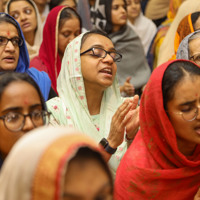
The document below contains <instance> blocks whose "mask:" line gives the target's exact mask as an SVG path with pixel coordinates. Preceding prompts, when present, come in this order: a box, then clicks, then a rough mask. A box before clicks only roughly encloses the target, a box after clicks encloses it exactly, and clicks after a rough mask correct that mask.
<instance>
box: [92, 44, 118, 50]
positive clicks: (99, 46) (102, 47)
mask: <svg viewBox="0 0 200 200" xmlns="http://www.w3.org/2000/svg"><path fill="white" fill-rule="evenodd" d="M93 47H97V48H101V49H104V46H102V45H100V44H95V45H93V46H91V47H90V48H93ZM109 51H116V49H115V48H114V47H111V48H110V49H109Z"/></svg>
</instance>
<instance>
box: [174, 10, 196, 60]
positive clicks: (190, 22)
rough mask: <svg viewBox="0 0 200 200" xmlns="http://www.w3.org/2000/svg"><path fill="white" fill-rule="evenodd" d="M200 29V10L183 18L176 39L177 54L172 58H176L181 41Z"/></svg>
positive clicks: (175, 48)
mask: <svg viewBox="0 0 200 200" xmlns="http://www.w3.org/2000/svg"><path fill="white" fill-rule="evenodd" d="M199 29H200V12H194V13H190V14H189V15H187V16H185V17H184V18H183V19H182V20H181V22H180V24H179V26H178V29H177V32H176V35H175V40H174V50H175V55H173V57H172V59H175V58H176V53H177V50H178V47H179V45H180V43H181V41H182V40H183V39H184V38H185V37H186V36H187V35H189V34H190V33H193V32H194V31H196V30H199Z"/></svg>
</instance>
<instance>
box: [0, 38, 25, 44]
mask: <svg viewBox="0 0 200 200" xmlns="http://www.w3.org/2000/svg"><path fill="white" fill-rule="evenodd" d="M1 38H3V39H6V41H7V42H6V43H4V44H0V46H3V45H7V44H8V42H9V41H11V43H12V45H13V46H16V45H14V44H13V40H14V39H16V38H17V39H19V42H18V45H17V46H19V47H20V46H22V44H23V39H22V38H21V37H13V38H10V39H9V38H7V37H4V36H0V39H1Z"/></svg>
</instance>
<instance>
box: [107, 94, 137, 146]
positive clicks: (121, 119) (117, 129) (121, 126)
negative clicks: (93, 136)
mask: <svg viewBox="0 0 200 200" xmlns="http://www.w3.org/2000/svg"><path fill="white" fill-rule="evenodd" d="M138 101H139V96H138V95H135V96H134V97H133V98H129V99H126V100H125V101H124V102H123V103H122V104H121V106H119V108H118V109H117V111H116V112H115V114H114V115H113V117H112V121H111V126H110V133H109V135H108V138H107V140H108V142H109V145H110V146H111V147H112V148H117V147H118V146H119V145H120V144H121V143H122V142H123V140H124V134H125V132H126V134H127V138H129V139H130V140H131V139H134V137H135V135H136V133H137V131H138V128H139V106H138Z"/></svg>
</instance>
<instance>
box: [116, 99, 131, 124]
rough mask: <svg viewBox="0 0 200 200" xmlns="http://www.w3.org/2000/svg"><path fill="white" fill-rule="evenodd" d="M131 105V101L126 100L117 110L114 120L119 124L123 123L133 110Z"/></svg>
mask: <svg viewBox="0 0 200 200" xmlns="http://www.w3.org/2000/svg"><path fill="white" fill-rule="evenodd" d="M131 105H132V104H130V103H129V100H128V99H127V100H125V101H124V103H123V104H122V105H121V106H120V107H119V108H118V109H117V111H116V112H115V115H114V120H115V121H118V122H120V123H121V122H122V121H123V120H124V118H125V116H126V114H127V113H128V112H129V110H130V109H131Z"/></svg>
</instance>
